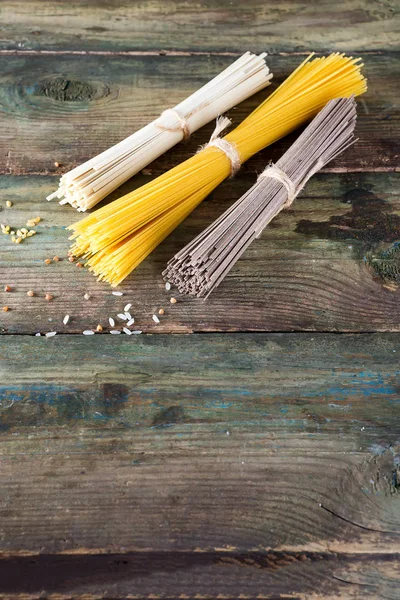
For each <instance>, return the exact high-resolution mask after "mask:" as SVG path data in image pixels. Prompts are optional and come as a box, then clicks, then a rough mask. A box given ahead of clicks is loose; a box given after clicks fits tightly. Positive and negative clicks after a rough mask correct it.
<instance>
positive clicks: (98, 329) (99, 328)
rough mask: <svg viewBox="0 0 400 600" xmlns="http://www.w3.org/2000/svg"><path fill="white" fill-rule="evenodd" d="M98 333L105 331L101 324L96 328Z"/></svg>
mask: <svg viewBox="0 0 400 600" xmlns="http://www.w3.org/2000/svg"><path fill="white" fill-rule="evenodd" d="M96 331H103V328H102V326H101V325H100V323H99V324H98V325H97V327H96Z"/></svg>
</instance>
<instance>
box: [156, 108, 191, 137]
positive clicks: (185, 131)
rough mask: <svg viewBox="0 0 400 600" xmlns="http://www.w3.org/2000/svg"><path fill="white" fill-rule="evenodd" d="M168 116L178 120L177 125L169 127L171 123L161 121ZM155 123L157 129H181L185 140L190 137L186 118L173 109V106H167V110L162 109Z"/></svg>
mask: <svg viewBox="0 0 400 600" xmlns="http://www.w3.org/2000/svg"><path fill="white" fill-rule="evenodd" d="M168 116H173V117H174V118H175V119H176V120H177V121H178V125H176V126H175V127H171V125H166V124H165V122H164V123H163V120H164V119H166V118H167V117H168ZM155 124H156V126H157V127H158V128H159V129H162V130H163V131H182V133H183V139H184V140H187V139H188V138H189V137H190V129H189V124H188V122H187V119H185V117H182V116H181V115H180V114H179V113H178V111H177V110H174V109H173V108H167V110H164V112H162V113H161V115H160V116H159V117H158V119H157V121H156V122H155Z"/></svg>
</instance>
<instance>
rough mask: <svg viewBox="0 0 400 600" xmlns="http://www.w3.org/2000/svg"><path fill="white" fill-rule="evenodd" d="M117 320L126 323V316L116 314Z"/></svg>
mask: <svg viewBox="0 0 400 600" xmlns="http://www.w3.org/2000/svg"><path fill="white" fill-rule="evenodd" d="M117 317H118V319H122V321H127V320H128V319H127V318H126V315H124V314H123V313H118V314H117Z"/></svg>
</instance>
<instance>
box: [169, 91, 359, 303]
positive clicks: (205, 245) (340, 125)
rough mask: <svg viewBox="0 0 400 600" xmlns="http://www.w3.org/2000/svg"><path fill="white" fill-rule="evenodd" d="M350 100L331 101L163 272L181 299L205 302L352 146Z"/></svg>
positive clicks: (353, 109) (353, 113)
mask: <svg viewBox="0 0 400 600" xmlns="http://www.w3.org/2000/svg"><path fill="white" fill-rule="evenodd" d="M355 124H356V103H355V101H354V98H353V97H351V98H337V99H335V100H331V101H330V102H328V103H327V104H326V106H325V107H324V108H323V109H322V110H321V111H320V112H319V113H318V115H317V116H316V117H315V118H314V119H313V121H311V123H310V124H309V125H308V127H307V128H306V129H305V130H304V132H303V133H302V134H301V135H300V136H299V138H298V139H297V140H296V141H295V142H294V144H292V146H291V147H290V148H289V150H288V151H287V152H285V154H284V155H283V156H282V158H280V160H278V162H277V163H276V164H274V165H272V164H271V165H269V166H268V167H267V168H266V169H265V170H264V171H263V172H262V173H261V174H260V176H259V177H258V179H257V181H256V183H255V184H254V185H253V187H252V188H250V190H248V192H246V193H245V194H244V195H243V196H242V197H241V198H239V200H238V201H237V202H236V203H235V204H234V205H233V206H231V207H230V208H229V209H228V210H227V211H225V213H224V214H223V215H222V216H221V217H220V218H219V219H217V220H216V221H215V222H214V223H212V224H211V225H210V226H209V227H207V228H206V229H205V230H204V231H203V232H202V233H201V234H200V235H198V236H197V237H196V238H195V239H194V240H193V241H192V242H190V243H189V244H188V245H187V246H186V247H185V248H183V250H181V251H180V252H178V254H176V255H175V256H174V257H173V258H172V259H171V260H170V261H169V263H168V265H167V268H166V269H165V271H164V272H163V277H164V279H165V280H166V281H168V282H170V283H172V284H174V285H176V286H177V287H178V290H179V291H180V292H181V293H182V294H189V295H191V296H198V297H205V298H207V297H208V296H209V295H210V294H211V292H212V291H213V290H214V289H215V288H216V287H217V286H218V285H219V284H220V283H221V281H223V279H224V277H225V276H226V275H227V274H228V273H229V271H230V270H231V269H232V267H233V265H234V264H235V263H236V261H237V260H238V259H239V258H240V257H241V256H242V254H243V252H244V251H245V250H246V248H247V247H248V246H249V245H250V244H251V243H252V241H253V240H254V239H256V238H257V237H259V236H260V235H261V233H262V231H263V229H264V228H265V227H266V225H268V223H269V222H270V221H271V220H272V219H273V218H274V217H276V215H277V214H279V212H280V211H281V210H282V209H284V208H287V207H289V206H290V205H291V204H292V202H293V201H294V199H295V198H296V196H297V195H298V194H299V192H300V191H301V190H302V189H303V187H304V185H305V184H306V183H307V181H308V180H309V179H310V177H312V175H314V174H315V173H317V172H318V171H319V170H320V169H321V168H322V167H324V166H325V165H326V164H327V163H328V162H330V161H331V160H332V159H334V158H335V157H336V156H338V154H340V153H341V152H343V151H344V150H345V149H346V148H348V147H349V146H350V145H351V144H353V143H354V142H355V138H354V135H353V132H354V127H355Z"/></svg>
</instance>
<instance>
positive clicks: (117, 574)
mask: <svg viewBox="0 0 400 600" xmlns="http://www.w3.org/2000/svg"><path fill="white" fill-rule="evenodd" d="M0 575H1V583H0V590H1V592H3V594H4V597H6V598H20V599H21V600H31V599H36V598H40V597H43V595H44V594H46V597H49V596H50V597H51V598H53V597H54V598H57V600H63V599H64V598H65V599H67V598H68V599H70V598H71V596H72V597H73V598H74V599H75V598H77V599H79V600H87V599H88V598H90V600H96V599H98V598H99V599H102V598H104V597H107V598H109V597H110V594H111V593H112V598H113V599H115V600H117V599H121V600H125V598H127V597H128V598H132V600H142V599H143V598H148V599H149V600H150V599H151V600H153V599H154V598H157V599H158V598H160V599H162V600H176V599H186V598H190V599H191V598H193V599H196V600H197V599H200V598H204V599H206V598H207V600H208V599H210V600H211V599H214V598H215V599H218V600H224V599H225V600H230V599H235V600H236V599H238V600H243V599H249V600H250V599H253V598H257V599H259V600H266V599H269V600H282V598H286V599H291V600H321V599H322V598H323V600H337V598H342V599H343V600H353V599H354V600H359V599H360V598H362V599H363V600H364V599H371V600H372V599H373V600H396V599H397V597H398V589H399V583H400V572H399V560H398V555H387V554H386V555H382V554H379V555H376V556H370V555H362V554H354V555H348V556H346V557H344V556H338V555H333V554H332V555H324V554H321V553H301V552H297V553H295V554H289V553H286V552H269V553H265V554H261V553H251V554H249V555H235V554H233V553H226V552H217V553H209V552H198V553H194V554H185V553H182V552H179V553H175V552H171V553H167V554H164V553H154V552H148V553H134V554H111V555H109V554H107V555H95V556H92V555H89V556H88V555H83V556H82V555H80V556H76V555H72V556H71V555H67V556H65V555H63V556H42V555H39V556H38V557H34V558H32V557H31V556H30V557H25V558H19V557H15V558H14V557H13V558H7V559H4V560H1V559H0ZM321 590H323V593H321ZM1 592H0V593H1Z"/></svg>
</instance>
